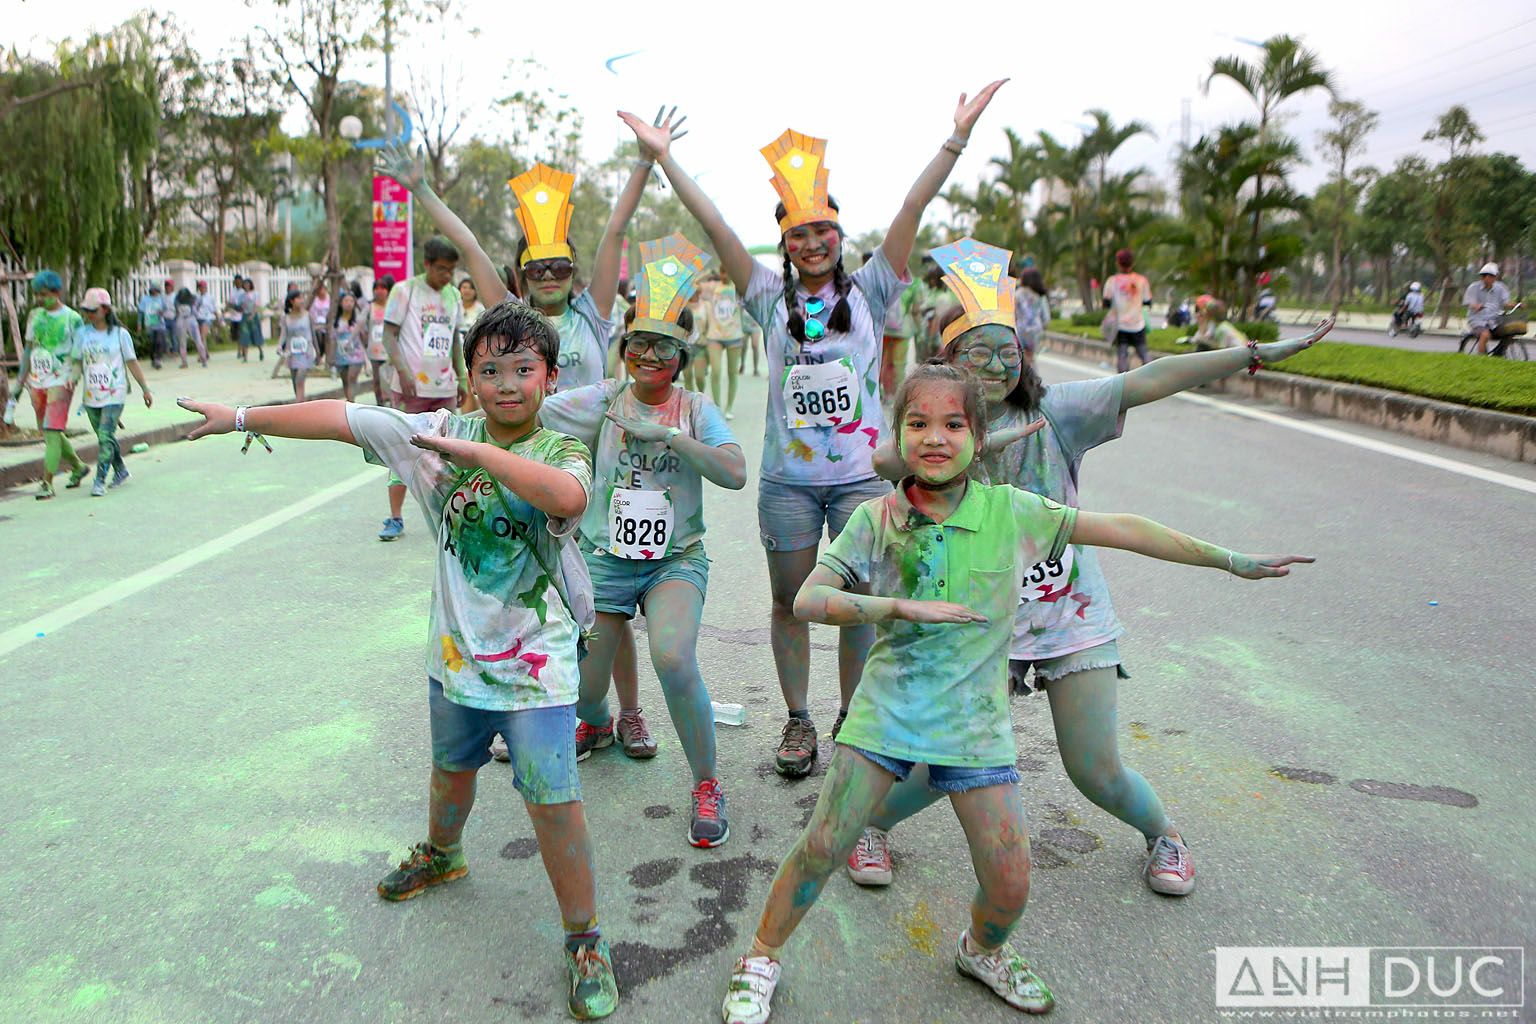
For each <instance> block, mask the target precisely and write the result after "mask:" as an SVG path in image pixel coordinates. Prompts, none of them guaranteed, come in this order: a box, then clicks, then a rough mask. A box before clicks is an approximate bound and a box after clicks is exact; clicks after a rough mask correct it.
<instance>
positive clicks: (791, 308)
mask: <svg viewBox="0 0 1536 1024" xmlns="http://www.w3.org/2000/svg"><path fill="white" fill-rule="evenodd" d="M784 309H785V310H786V311H787V312H788V313H789V336H790V337H791V338H794V339H795V340H796V341H798V342H799V343H800V344H802V345H804V344H805V317H804V316H802V315H801V314H800V301H799V299H798V298H796V296H795V265H794V264H793V263H791V262H790V261H789V253H788V251H785V253H784Z"/></svg>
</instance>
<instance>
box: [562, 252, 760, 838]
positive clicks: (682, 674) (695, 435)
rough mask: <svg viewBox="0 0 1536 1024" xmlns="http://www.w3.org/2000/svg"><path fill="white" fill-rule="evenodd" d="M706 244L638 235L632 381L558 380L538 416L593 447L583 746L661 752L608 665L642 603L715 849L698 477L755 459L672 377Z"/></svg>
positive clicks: (733, 480) (629, 346) (626, 346)
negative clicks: (573, 385)
mask: <svg viewBox="0 0 1536 1024" xmlns="http://www.w3.org/2000/svg"><path fill="white" fill-rule="evenodd" d="M702 257H703V254H702V253H701V252H700V251H699V250H698V249H697V248H696V247H695V246H693V245H692V244H691V243H690V242H688V241H687V240H686V239H684V238H683V237H682V236H681V235H673V236H672V237H671V238H665V239H658V240H656V241H650V242H643V243H641V245H640V260H641V263H642V268H641V270H640V273H639V275H638V276H639V284H638V289H637V293H636V301H635V304H634V305H633V306H631V307H630V308H629V309H628V310H627V311H626V312H625V333H624V334H623V336H622V337H621V339H620V341H619V350H620V353H621V355H622V356H623V358H624V364H625V367H626V368H627V369H628V371H629V381H628V382H627V383H622V384H621V383H620V382H619V381H616V380H612V379H609V380H604V381H602V382H600V383H597V384H592V385H588V386H587V387H584V388H577V389H575V390H567V391H562V392H560V393H559V394H558V395H554V396H553V397H551V398H549V399H548V400H546V401H545V403H544V405H543V407H542V408H541V409H540V411H539V416H540V420H541V422H543V424H544V425H545V426H547V427H550V428H552V429H554V430H558V431H560V432H561V433H564V434H570V435H571V436H572V437H575V438H577V439H578V440H580V441H582V442H583V443H584V444H586V445H587V447H588V448H590V449H591V451H592V461H593V471H592V494H591V498H590V500H589V501H588V503H587V511H586V514H585V515H584V516H583V517H582V521H581V536H580V540H581V551H582V554H583V555H584V556H585V558H586V562H587V567H588V569H589V571H590V572H591V575H592V592H593V597H594V604H595V606H596V608H597V629H596V636H595V637H594V639H593V641H592V645H591V648H590V649H589V650H588V652H587V656H586V658H584V659H583V660H582V663H581V699H580V701H579V702H578V703H577V705H576V714H577V716H578V718H579V719H580V721H579V722H578V724H577V726H576V759H577V760H578V761H583V760H586V759H587V758H588V757H590V756H591V755H592V752H593V751H595V750H598V749H601V748H603V747H608V746H612V745H613V742H614V740H615V739H616V738H617V739H618V740H619V742H620V743H621V744H622V745H623V748H624V752H625V753H626V754H628V755H629V756H630V757H640V758H646V757H652V756H654V755H655V754H656V742H655V741H654V740H653V739H651V736H650V728H649V726H648V725H647V723H646V722H645V718H644V716H643V714H642V711H641V707H640V692H639V686H638V683H637V681H636V679H635V677H634V674H633V673H632V672H630V673H625V672H620V673H616V674H615V673H614V672H613V669H614V659H615V655H616V654H617V652H618V651H619V650H620V649H621V647H622V644H623V642H624V634H625V628H626V626H627V625H628V624H629V622H630V620H631V619H633V618H634V616H635V613H636V612H637V611H639V612H641V613H643V614H644V615H645V620H646V631H647V639H648V646H649V647H650V651H651V664H652V665H653V666H654V667H655V669H656V676H657V678H658V679H659V680H660V682H661V692H662V694H663V696H665V698H666V701H667V710H668V712H669V713H670V714H671V718H672V724H673V726H674V728H675V729H676V730H677V737H678V742H679V743H680V745H681V746H682V748H683V754H684V756H686V757H687V759H688V766H689V768H690V769H691V771H692V774H693V786H692V796H691V799H692V812H691V814H690V817H689V824H688V842H689V843H691V844H692V845H693V846H696V847H701V848H711V847H716V846H719V845H721V844H722V843H724V842H725V841H726V840H727V838H729V836H730V824H729V820H728V818H727V815H726V807H725V790H724V788H723V787H722V786H721V784H720V780H719V778H718V777H717V776H716V770H715V722H714V713H713V709H712V708H711V706H710V700H709V691H708V690H707V689H706V688H705V686H704V679H703V677H702V675H701V674H700V672H699V659H698V650H697V648H698V639H699V623H700V621H701V619H702V617H703V613H704V597H705V593H706V591H707V588H708V583H709V559H708V558H707V557H706V556H705V553H704V481H705V480H708V481H709V482H710V483H712V484H714V485H716V486H717V487H726V488H730V489H731V490H740V489H741V488H742V487H744V486H746V482H747V461H746V457H745V456H744V455H743V454H742V452H741V445H740V444H738V443H737V441H736V438H735V437H734V436H733V435H732V434H731V430H730V428H729V427H728V426H727V425H726V423H725V417H724V416H723V415H721V413H720V410H719V408H718V407H717V406H715V405H714V404H713V403H712V402H710V401H708V400H707V399H706V398H705V397H704V396H703V395H702V394H700V393H698V392H697V391H693V390H685V389H684V388H682V387H679V386H678V384H677V380H678V378H679V377H680V376H682V375H683V374H684V373H685V371H686V370H687V367H688V364H689V363H690V362H691V354H690V352H689V348H688V344H687V338H688V335H689V334H690V333H691V332H692V330H693V327H694V324H693V312H692V310H691V309H689V308H688V306H687V304H686V291H687V290H688V289H690V288H692V287H694V286H695V284H696V282H697V280H698V277H699V276H700V272H701V271H702ZM669 270H670V271H671V273H668V271H669ZM610 675H613V676H614V679H615V682H616V683H617V686H616V689H617V690H618V691H619V717H618V720H617V721H615V720H614V718H613V716H612V713H611V711H610V709H609V707H608V680H609V676H610Z"/></svg>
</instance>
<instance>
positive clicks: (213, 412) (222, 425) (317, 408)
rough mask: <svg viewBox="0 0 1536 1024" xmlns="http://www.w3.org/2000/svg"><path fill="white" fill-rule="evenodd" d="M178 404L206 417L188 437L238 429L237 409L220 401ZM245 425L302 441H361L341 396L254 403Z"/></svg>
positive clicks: (180, 401) (187, 400)
mask: <svg viewBox="0 0 1536 1024" xmlns="http://www.w3.org/2000/svg"><path fill="white" fill-rule="evenodd" d="M176 404H177V405H179V406H181V407H182V408H183V409H185V410H187V411H188V412H195V413H197V414H198V415H199V416H201V417H203V422H202V424H200V425H199V426H198V428H197V429H196V430H194V431H192V433H190V434H188V435H187V440H189V441H195V440H197V439H198V438H200V437H207V436H208V435H210V434H228V433H231V432H233V431H234V430H235V410H234V409H233V408H232V407H230V406H227V405H219V404H218V403H216V402H196V401H193V400H192V399H190V398H178V399H176ZM245 429H246V430H248V431H251V432H252V433H256V434H270V435H271V436H273V437H292V438H297V439H299V440H301V441H345V442H346V443H347V444H357V438H355V437H353V436H352V427H351V425H350V424H348V423H347V403H346V402H343V401H341V400H340V399H337V398H325V399H316V400H315V401H313V402H295V403H292V404H290V405H252V406H247V407H246V410H245Z"/></svg>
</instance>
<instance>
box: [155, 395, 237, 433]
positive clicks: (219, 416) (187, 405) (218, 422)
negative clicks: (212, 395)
mask: <svg viewBox="0 0 1536 1024" xmlns="http://www.w3.org/2000/svg"><path fill="white" fill-rule="evenodd" d="M146 404H148V403H146ZM176 404H177V405H179V406H181V407H182V408H183V409H185V410H187V412H195V413H197V414H198V415H199V416H201V417H202V418H203V422H202V423H200V424H198V425H197V427H196V429H194V430H193V431H192V433H190V434H188V435H187V440H188V441H196V440H197V439H198V438H200V437H207V436H208V435H210V434H228V433H230V432H231V431H233V430H234V429H235V410H233V409H231V408H230V407H229V406H227V405H219V404H218V403H216V402H194V401H193V400H192V399H190V398H178V399H176Z"/></svg>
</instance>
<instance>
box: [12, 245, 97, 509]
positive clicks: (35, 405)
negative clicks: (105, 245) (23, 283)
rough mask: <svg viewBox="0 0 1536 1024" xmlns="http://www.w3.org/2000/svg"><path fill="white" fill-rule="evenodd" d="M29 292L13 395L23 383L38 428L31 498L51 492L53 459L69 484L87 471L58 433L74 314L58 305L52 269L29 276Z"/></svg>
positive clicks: (68, 394)
mask: <svg viewBox="0 0 1536 1024" xmlns="http://www.w3.org/2000/svg"><path fill="white" fill-rule="evenodd" d="M32 293H33V294H34V295H35V296H36V297H37V305H36V306H34V307H33V308H32V312H31V313H30V314H29V315H28V316H27V329H26V335H25V338H24V344H23V347H22V350H21V363H20V367H19V370H20V372H19V373H18V375H17V381H16V386H15V387H14V388H13V389H12V391H11V397H12V398H13V399H15V398H20V397H21V389H22V387H23V386H26V387H29V388H31V389H32V410H33V412H35V413H37V426H38V429H39V430H41V431H42V432H43V443H44V445H45V448H44V453H43V483H42V486H41V487H39V488H38V491H37V495H36V497H37V500H39V501H45V500H47V499H48V498H51V497H53V478H54V475H55V474H56V473H58V471H59V463H60V462H67V463H69V465H70V471H69V483H68V485H67V486H69V487H79V486H80V481H81V480H83V479H85V474H86V473H88V472H90V470H89V469H88V468H87V467H86V465H85V463H84V462H83V461H81V459H80V456H78V455H76V454H75V449H74V446H73V445H71V444H70V443H69V438H68V437H66V436H65V435H64V427H65V426H66V425H67V424H68V422H69V405H70V402H71V400H72V399H73V398H74V391H73V390H72V389H71V385H70V381H69V366H68V362H69V345H70V338H72V337H73V336H74V333H75V328H76V327H78V326H79V325H80V323H81V320H80V314H79V313H76V312H75V311H74V310H72V309H70V308H69V307H68V306H66V305H64V300H63V293H64V282H63V281H62V280H61V279H60V278H59V275H58V274H57V273H56V272H55V271H52V270H40V271H38V272H37V273H36V274H35V275H33V277H32Z"/></svg>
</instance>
